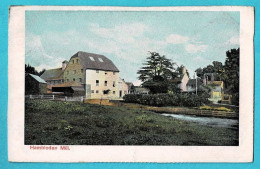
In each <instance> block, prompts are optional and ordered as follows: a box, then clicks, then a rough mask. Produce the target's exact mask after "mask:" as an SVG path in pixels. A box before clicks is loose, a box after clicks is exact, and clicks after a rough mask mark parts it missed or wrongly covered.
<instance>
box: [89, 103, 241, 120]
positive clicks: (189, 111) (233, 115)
mask: <svg viewBox="0 0 260 169" xmlns="http://www.w3.org/2000/svg"><path fill="white" fill-rule="evenodd" d="M85 103H89V104H99V105H100V104H101V105H107V106H116V107H126V108H134V109H142V110H148V111H153V112H156V113H160V114H164V113H166V114H181V115H191V116H199V117H217V118H228V119H238V117H239V113H238V112H236V111H234V110H230V111H225V110H224V111H220V110H217V109H215V110H214V109H212V110H210V109H209V110H205V109H199V108H188V107H154V106H147V105H141V104H136V103H125V102H120V101H109V100H102V101H101V102H100V100H98V99H93V100H86V101H85ZM212 107H213V108H214V107H218V106H217V105H212Z"/></svg>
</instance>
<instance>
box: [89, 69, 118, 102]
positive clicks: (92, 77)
mask: <svg viewBox="0 0 260 169" xmlns="http://www.w3.org/2000/svg"><path fill="white" fill-rule="evenodd" d="M96 80H99V86H96ZM118 80H119V72H115V74H114V73H113V72H112V71H103V70H99V72H98V73H97V72H96V70H90V69H87V70H86V86H88V85H89V86H90V90H86V96H90V99H100V98H103V99H117V98H118V96H119V91H118V89H119V86H118ZM105 81H107V86H105ZM113 82H115V87H113ZM108 89H110V92H109V94H108V95H104V94H103V91H104V90H108ZM93 90H94V93H92V91H93ZM96 91H98V93H96ZM89 92H90V93H89Z"/></svg>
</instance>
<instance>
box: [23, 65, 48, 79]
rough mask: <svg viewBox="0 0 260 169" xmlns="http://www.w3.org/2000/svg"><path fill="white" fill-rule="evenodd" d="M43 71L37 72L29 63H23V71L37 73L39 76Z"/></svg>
mask: <svg viewBox="0 0 260 169" xmlns="http://www.w3.org/2000/svg"><path fill="white" fill-rule="evenodd" d="M44 72H45V69H43V70H42V71H40V72H38V71H37V70H36V69H35V68H34V67H33V66H31V65H29V64H28V65H27V64H25V73H30V74H34V75H37V76H41V75H42V74H43V73H44Z"/></svg>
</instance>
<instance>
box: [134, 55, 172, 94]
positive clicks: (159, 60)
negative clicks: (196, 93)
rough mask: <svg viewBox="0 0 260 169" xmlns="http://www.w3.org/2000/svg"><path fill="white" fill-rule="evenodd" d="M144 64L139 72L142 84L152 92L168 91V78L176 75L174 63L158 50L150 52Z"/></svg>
mask: <svg viewBox="0 0 260 169" xmlns="http://www.w3.org/2000/svg"><path fill="white" fill-rule="evenodd" d="M149 53H150V56H148V57H147V58H146V62H145V63H144V64H143V65H144V66H143V67H141V69H140V70H139V71H138V72H137V74H139V77H138V79H139V80H141V81H142V82H143V83H142V86H144V87H147V88H149V89H150V91H151V92H152V93H167V92H168V80H169V79H172V78H174V77H176V72H175V68H174V63H172V62H171V60H170V59H167V58H166V57H165V56H164V55H163V56H161V55H160V54H159V53H157V52H149Z"/></svg>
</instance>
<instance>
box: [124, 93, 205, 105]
mask: <svg viewBox="0 0 260 169" xmlns="http://www.w3.org/2000/svg"><path fill="white" fill-rule="evenodd" d="M124 101H125V102H127V103H139V104H143V105H149V106H158V107H160V106H185V107H197V106H201V105H203V104H206V103H208V102H209V101H208V99H207V98H205V97H203V96H198V95H195V94H182V93H179V94H147V95H140V94H137V95H135V94H128V95H125V96H124Z"/></svg>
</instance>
